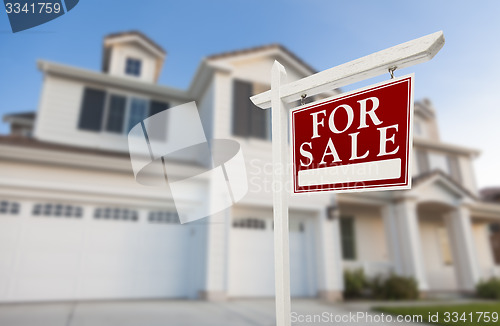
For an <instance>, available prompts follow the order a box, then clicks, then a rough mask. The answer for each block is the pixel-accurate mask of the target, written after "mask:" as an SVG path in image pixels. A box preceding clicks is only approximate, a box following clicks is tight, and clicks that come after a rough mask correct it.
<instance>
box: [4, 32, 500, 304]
mask: <svg viewBox="0 0 500 326" xmlns="http://www.w3.org/2000/svg"><path fill="white" fill-rule="evenodd" d="M165 58H166V52H165V51H164V50H163V49H162V48H161V47H160V46H159V45H158V44H156V43H155V42H154V41H152V40H150V39H149V38H147V37H146V36H145V35H143V34H141V33H139V32H127V33H120V34H113V35H109V36H107V37H105V39H104V44H103V61H102V71H99V72H98V71H90V70H85V69H80V68H76V67H72V66H66V65H62V64H58V63H53V62H49V61H39V62H38V68H39V69H40V71H41V72H42V74H43V77H44V78H43V85H42V91H41V96H40V102H39V107H38V109H37V110H36V112H29V113H15V114H10V115H7V116H5V117H4V121H6V122H8V123H10V126H11V131H12V132H11V134H10V135H4V136H1V137H0V166H1V171H2V173H1V177H0V243H1V245H0V265H1V268H0V276H1V277H0V301H2V302H15V301H38V300H80V299H82V300H83V299H117V298H118V299H129V298H192V299H195V298H205V299H209V300H223V299H226V298H239V297H270V296H273V295H274V272H273V269H274V264H273V222H272V189H273V185H272V183H271V179H272V175H271V174H272V171H271V167H272V166H271V142H270V115H269V110H267V111H264V110H260V109H257V108H256V107H254V106H253V105H252V104H251V102H250V101H249V96H251V95H252V94H255V93H259V92H261V91H264V90H266V89H269V82H270V71H271V66H272V64H273V62H274V60H275V59H277V60H279V61H280V62H281V63H282V64H283V65H284V66H285V67H286V70H287V73H288V78H289V81H292V80H296V79H299V78H303V77H305V76H308V75H311V74H313V73H315V71H314V69H312V68H311V67H310V66H309V65H308V64H307V63H305V62H303V61H302V60H300V59H299V58H298V57H297V56H295V55H294V54H293V53H291V52H290V51H288V50H287V49H286V48H284V47H282V46H280V45H269V46H262V47H257V48H251V49H246V50H240V51H234V52H228V53H223V54H219V55H214V56H209V57H207V58H205V59H203V60H202V62H201V63H200V65H199V67H198V69H197V71H196V73H195V76H194V77H193V80H192V83H191V85H190V86H189V88H188V89H186V90H179V89H174V88H171V87H167V86H162V85H159V84H158V83H157V80H158V76H159V74H160V73H161V69H162V66H163V63H164V61H165ZM340 92H341V91H340V90H332V91H331V92H329V93H328V94H323V96H324V97H327V96H331V95H335V94H339V93H340ZM309 100H313V99H309ZM190 101H196V103H197V107H198V111H199V115H200V117H201V121H202V124H203V127H204V130H205V134H206V137H207V139H208V140H209V142H210V141H211V140H213V139H220V138H222V139H233V140H236V141H238V142H239V143H240V145H241V148H242V151H243V155H244V157H245V161H246V164H247V174H248V184H249V191H248V194H247V195H246V196H245V197H244V198H243V199H242V200H241V201H240V202H238V203H237V204H236V205H234V206H233V207H232V208H230V209H227V210H225V211H223V212H221V213H218V214H215V215H213V216H210V217H208V218H206V219H202V220H199V221H197V222H193V223H189V224H185V225H180V224H179V220H178V216H177V213H176V205H186V206H189V207H196V206H200V205H210V200H211V197H210V196H211V194H210V192H209V191H198V190H197V189H198V188H197V185H193V188H192V189H191V188H187V189H186V197H185V198H183V199H182V200H181V201H179V202H178V201H177V200H176V202H175V203H174V201H173V200H172V196H171V193H169V191H168V188H158V187H146V186H142V185H140V184H138V183H136V182H135V180H134V175H133V173H132V169H131V165H130V158H129V154H128V146H127V133H128V131H129V130H130V128H131V127H133V126H134V125H135V124H137V123H138V122H140V121H142V120H143V119H145V118H146V117H148V116H151V115H154V114H156V113H159V112H161V111H162V110H167V109H169V108H171V107H174V106H177V105H180V104H183V103H187V102H190ZM290 105H291V106H292V105H295V104H290ZM414 129H415V133H414V134H415V135H414V137H415V139H414V153H413V160H414V162H413V164H412V166H413V187H412V189H411V190H408V191H392V192H370V193H356V194H354V193H352V194H349V193H344V194H339V195H337V196H334V195H332V194H318V195H314V196H301V197H297V198H294V199H293V200H292V201H291V202H290V254H291V283H292V284H291V285H292V287H291V292H292V295H293V296H300V297H321V298H324V299H329V300H335V299H339V298H341V296H342V291H343V270H344V269H346V268H359V267H362V268H364V270H365V272H366V274H367V275H368V276H370V277H371V276H375V275H378V274H383V275H387V274H389V273H397V274H402V275H408V276H412V277H414V278H415V279H417V280H418V284H419V288H420V290H421V291H422V292H443V291H451V292H471V291H473V290H474V286H475V284H476V282H477V281H478V280H479V279H480V278H487V277H490V276H492V275H496V273H497V269H498V267H497V265H496V262H495V260H494V255H493V249H492V247H491V245H490V243H489V234H488V225H489V224H490V223H492V221H495V220H498V219H500V205H498V204H495V203H485V202H482V201H480V200H479V198H478V191H477V189H476V185H475V180H474V171H473V167H472V160H473V159H474V158H475V157H476V156H477V155H478V152H477V151H476V150H474V149H469V148H465V147H462V146H460V145H451V144H446V143H443V142H441V141H440V140H439V136H438V126H437V122H436V116H435V110H434V108H433V107H432V104H431V103H430V102H429V101H427V100H424V101H421V102H417V103H416V104H415V125H414ZM171 166H173V167H174V168H175V169H174V170H175V171H176V172H175V173H178V174H179V175H181V176H182V175H189V174H190V173H192V171H196V170H197V169H199V168H200V167H199V164H198V163H197V162H196V161H189V160H187V161H175V162H171Z"/></svg>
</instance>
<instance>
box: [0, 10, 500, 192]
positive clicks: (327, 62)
mask: <svg viewBox="0 0 500 326" xmlns="http://www.w3.org/2000/svg"><path fill="white" fill-rule="evenodd" d="M498 13H500V2H499V1H476V2H472V1H470V2H469V1H468V2H465V1H464V2H457V1H448V2H445V1H412V2H408V1H405V2H402V1H315V0H308V1H269V0H268V1H246V0H240V1H235V0H233V1H218V0H213V1H199V2H195V1H182V2H181V1H178V2H173V1H165V0H159V1H153V0H143V1H129V0H122V1H102V0H101V1H97V0H81V1H80V3H79V4H78V6H77V7H75V9H73V10H72V11H71V12H69V13H68V14H65V15H64V16H62V17H60V18H58V19H56V20H54V21H52V22H49V23H47V24H44V25H41V26H39V27H36V28H33V29H30V30H27V31H24V32H19V33H16V34H13V33H12V32H11V31H10V26H9V23H8V18H7V15H6V13H5V12H4V11H2V13H1V14H0V44H1V45H0V95H1V96H0V99H1V100H0V115H3V114H5V113H8V112H16V111H32V110H35V109H36V107H37V105H38V99H39V94H40V89H41V83H42V76H41V74H40V72H39V71H38V70H37V69H36V60H37V59H47V60H51V61H56V62H60V63H65V64H69V65H74V66H79V67H83V68H88V69H93V70H99V69H100V64H101V54H102V52H101V51H102V49H101V47H102V37H103V36H104V35H105V34H108V33H112V32H117V31H124V30H131V29H138V30H141V31H143V32H144V33H146V34H147V35H149V36H150V37H151V38H152V39H154V40H156V41H157V42H158V43H159V44H160V45H162V46H163V47H164V48H165V49H166V50H167V52H168V57H167V61H166V64H165V66H164V68H163V72H162V76H161V78H160V81H159V82H160V83H161V84H166V85H169V86H174V87H178V88H186V87H187V85H188V84H189V82H190V80H191V78H192V76H193V74H194V71H195V70H196V67H197V66H198V64H199V62H200V60H201V59H202V58H203V57H204V56H207V55H210V54H214V53H219V52H224V51H229V50H234V49H241V48H245V47H251V46H256V45H261V44H267V43H274V42H279V43H281V44H283V45H285V46H286V47H288V48H289V49H290V50H291V51H293V52H294V53H295V54H297V55H298V56H299V57H301V58H302V59H304V60H305V61H306V62H308V63H309V64H310V65H312V66H313V67H315V68H316V69H317V70H323V69H327V68H330V67H333V66H336V65H338V64H341V63H344V62H347V61H350V60H353V59H356V58H359V57H361V56H364V55H367V54H370V53H372V52H375V51H379V50H382V49H385V48H387V47H390V46H393V45H396V44H399V43H402V42H406V41H409V40H412V39H414V38H417V37H420V36H424V35H427V34H430V33H433V32H436V31H439V30H443V31H444V34H445V38H446V44H445V46H444V48H443V49H442V50H441V52H440V53H439V54H438V55H437V56H436V57H435V58H434V59H433V60H432V61H430V62H427V63H424V64H421V65H418V66H414V67H410V68H406V69H404V70H401V71H396V75H403V74H407V73H410V72H415V75H416V84H415V98H416V99H417V100H418V99H422V98H424V97H428V98H430V99H431V100H432V102H433V103H434V106H435V107H436V110H437V114H438V122H439V124H440V132H441V138H442V140H444V141H446V142H451V143H455V144H460V145H464V146H469V147H474V148H478V149H480V150H481V151H482V155H481V157H480V158H479V159H477V160H476V163H475V166H476V171H477V179H478V184H479V186H481V187H483V186H488V185H500V168H499V167H500V164H499V161H500V146H499V145H498V143H499V141H500V128H499V127H498V121H500V110H499V109H500V108H499V104H498V101H497V93H498V89H500V81H499V78H498V76H499V75H500V74H499V72H500V64H498V59H499V57H500V42H499V41H498V33H499V32H500V19H498ZM385 78H388V76H381V77H378V78H374V79H371V80H368V81H364V82H361V83H358V84H356V85H352V86H349V87H346V88H345V89H354V88H357V87H359V86H364V85H368V84H370V83H373V82H376V81H381V80H383V79H385ZM6 132H7V126H6V125H5V124H0V133H6Z"/></svg>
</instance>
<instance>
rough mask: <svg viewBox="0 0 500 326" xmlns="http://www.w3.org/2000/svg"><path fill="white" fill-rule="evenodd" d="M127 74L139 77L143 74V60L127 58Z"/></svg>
mask: <svg viewBox="0 0 500 326" xmlns="http://www.w3.org/2000/svg"><path fill="white" fill-rule="evenodd" d="M125 74H127V75H129V76H135V77H139V76H140V75H141V60H139V59H133V58H127V62H126V63H125Z"/></svg>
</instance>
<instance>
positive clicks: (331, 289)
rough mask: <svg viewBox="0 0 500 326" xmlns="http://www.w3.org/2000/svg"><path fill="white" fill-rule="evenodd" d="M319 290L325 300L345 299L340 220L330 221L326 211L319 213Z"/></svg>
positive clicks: (322, 210) (317, 244)
mask: <svg viewBox="0 0 500 326" xmlns="http://www.w3.org/2000/svg"><path fill="white" fill-rule="evenodd" d="M317 225H318V228H317V233H316V234H318V237H317V243H316V246H317V248H318V281H319V282H318V288H319V296H320V298H321V299H323V300H327V301H338V300H342V298H343V291H344V271H343V266H342V250H341V247H340V246H341V241H340V222H339V219H338V218H335V219H333V220H329V219H328V216H327V212H326V209H321V210H319V211H318V223H317Z"/></svg>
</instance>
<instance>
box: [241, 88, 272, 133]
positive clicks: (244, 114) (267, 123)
mask: <svg viewBox="0 0 500 326" xmlns="http://www.w3.org/2000/svg"><path fill="white" fill-rule="evenodd" d="M264 90H265V87H264V86H262V85H257V84H253V83H250V82H246V81H241V80H235V81H234V82H233V135H235V136H240V137H250V138H259V139H271V114H270V113H271V110H261V109H258V108H257V107H256V106H255V105H254V104H253V103H252V101H250V96H252V95H253V94H256V93H259V92H260V91H264Z"/></svg>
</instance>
